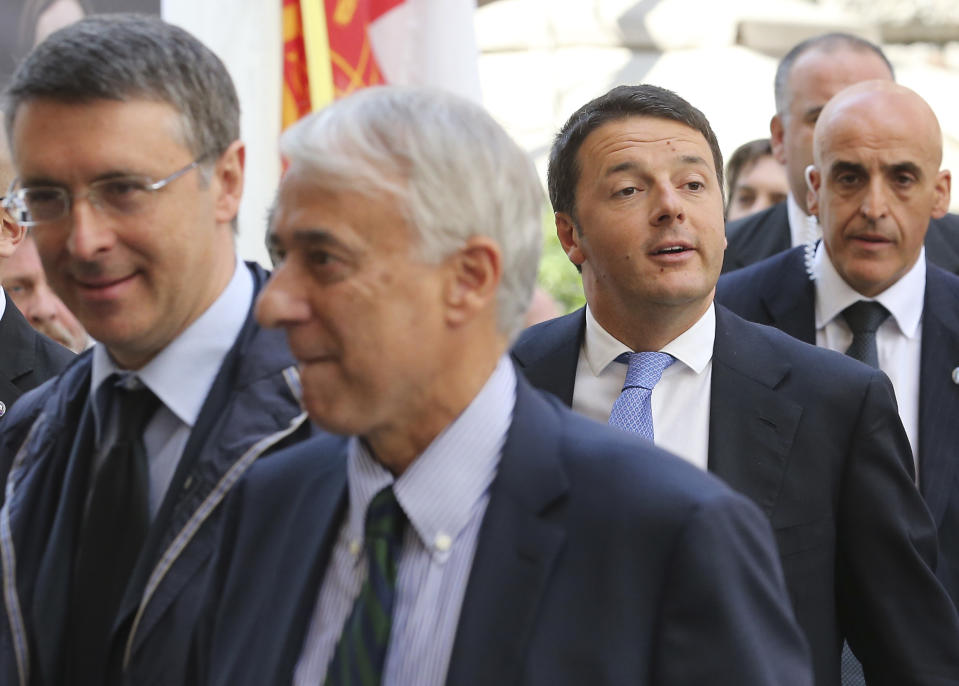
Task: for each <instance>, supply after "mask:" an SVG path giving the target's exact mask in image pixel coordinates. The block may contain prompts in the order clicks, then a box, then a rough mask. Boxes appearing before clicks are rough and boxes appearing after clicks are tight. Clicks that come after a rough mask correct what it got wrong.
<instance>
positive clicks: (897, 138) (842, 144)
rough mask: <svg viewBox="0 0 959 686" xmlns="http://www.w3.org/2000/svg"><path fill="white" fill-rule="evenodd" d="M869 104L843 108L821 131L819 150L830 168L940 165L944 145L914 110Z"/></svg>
mask: <svg viewBox="0 0 959 686" xmlns="http://www.w3.org/2000/svg"><path fill="white" fill-rule="evenodd" d="M876 105H877V103H875V102H872V104H870V102H869V101H867V102H865V103H863V104H862V105H861V106H857V107H847V108H843V109H841V110H839V111H837V112H835V113H833V114H832V116H829V118H828V121H825V122H821V126H819V127H818V128H817V131H816V137H817V138H816V140H817V150H818V151H819V152H820V157H821V158H822V162H823V163H824V164H826V165H828V164H830V163H834V162H837V161H855V162H860V163H864V162H868V161H870V160H872V161H875V162H877V163H882V164H890V163H891V164H897V163H905V162H911V163H913V164H916V165H919V166H921V167H926V168H932V171H935V168H936V167H938V165H939V159H940V149H941V148H940V142H939V140H938V139H937V136H936V135H934V133H933V132H932V131H931V130H930V128H931V127H929V126H928V125H926V126H923V121H922V118H921V117H919V114H918V113H917V112H915V111H913V110H912V109H911V108H903V107H895V106H886V107H882V106H876Z"/></svg>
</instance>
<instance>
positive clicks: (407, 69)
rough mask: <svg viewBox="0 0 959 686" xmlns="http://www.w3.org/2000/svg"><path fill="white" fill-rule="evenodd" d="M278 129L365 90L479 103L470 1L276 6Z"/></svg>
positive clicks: (341, 0)
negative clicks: (411, 91)
mask: <svg viewBox="0 0 959 686" xmlns="http://www.w3.org/2000/svg"><path fill="white" fill-rule="evenodd" d="M282 2H283V118H282V120H283V127H284V128H285V127H286V126H288V125H289V124H292V123H293V122H294V121H296V120H297V119H299V118H300V117H302V116H303V115H305V114H307V113H308V112H311V111H313V110H317V109H320V108H322V107H323V106H324V105H326V104H327V103H329V102H330V101H332V100H333V99H335V98H340V97H343V96H346V95H349V94H350V93H352V92H354V91H356V90H358V89H360V88H366V87H367V86H374V85H378V84H384V83H393V84H406V85H413V84H417V85H430V86H436V87H439V88H444V89H446V90H451V91H453V92H457V93H460V94H461V95H465V96H467V97H470V98H472V99H474V100H476V101H479V99H480V92H479V68H478V49H477V46H476V36H475V32H474V29H473V13H474V12H475V10H476V2H475V0H282Z"/></svg>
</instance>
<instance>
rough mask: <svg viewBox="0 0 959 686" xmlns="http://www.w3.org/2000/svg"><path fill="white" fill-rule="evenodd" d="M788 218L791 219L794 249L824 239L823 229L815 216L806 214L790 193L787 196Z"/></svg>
mask: <svg viewBox="0 0 959 686" xmlns="http://www.w3.org/2000/svg"><path fill="white" fill-rule="evenodd" d="M786 216H787V217H788V218H789V240H790V244H791V245H792V247H794V248H795V247H796V246H798V245H805V244H806V243H813V242H815V241H818V240H819V239H820V238H822V228H821V227H820V226H819V220H818V219H816V217H815V215H812V214H806V213H805V212H803V211H802V209H801V208H800V207H799V205H798V204H797V203H796V198H794V197H793V194H792V193H790V194H788V195H787V196H786Z"/></svg>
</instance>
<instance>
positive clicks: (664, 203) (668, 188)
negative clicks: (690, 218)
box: [650, 184, 685, 226]
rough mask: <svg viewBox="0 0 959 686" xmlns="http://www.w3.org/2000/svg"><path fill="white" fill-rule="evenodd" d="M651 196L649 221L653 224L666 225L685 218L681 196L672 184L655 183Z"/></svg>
mask: <svg viewBox="0 0 959 686" xmlns="http://www.w3.org/2000/svg"><path fill="white" fill-rule="evenodd" d="M652 196H653V197H652V199H653V204H652V212H651V215H652V216H651V217H650V223H651V224H652V225H653V226H664V225H665V226H668V225H669V224H672V223H674V222H678V221H682V220H683V219H684V218H685V213H684V210H683V201H682V198H680V197H679V193H678V192H677V191H676V189H675V188H673V187H672V184H656V185H655V186H654V187H653V189H652Z"/></svg>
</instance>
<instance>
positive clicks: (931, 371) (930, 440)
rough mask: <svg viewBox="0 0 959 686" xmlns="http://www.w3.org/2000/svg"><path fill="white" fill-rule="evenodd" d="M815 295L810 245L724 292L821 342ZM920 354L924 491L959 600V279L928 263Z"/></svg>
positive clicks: (739, 276)
mask: <svg viewBox="0 0 959 686" xmlns="http://www.w3.org/2000/svg"><path fill="white" fill-rule="evenodd" d="M927 254H928V253H927ZM815 297H816V294H815V289H814V287H813V282H812V281H810V279H809V277H808V276H807V274H806V269H805V264H804V261H803V250H802V248H796V249H794V250H790V251H789V252H786V253H783V254H782V255H777V256H776V257H773V258H771V259H769V260H766V261H764V262H761V263H759V264H756V265H754V266H752V267H749V268H748V269H745V270H743V271H741V272H737V273H735V274H730V275H728V276H724V277H723V278H722V279H720V280H719V287H718V289H717V295H716V298H717V299H718V300H719V301H720V302H722V303H723V304H724V305H726V306H727V307H729V308H730V309H732V310H733V311H735V312H737V313H739V314H740V315H741V316H743V317H745V318H746V319H750V320H752V321H756V322H760V323H762V324H770V325H772V326H775V327H776V328H777V329H781V330H783V331H785V332H786V333H788V334H789V335H791V336H794V337H795V338H798V339H799V340H801V341H805V342H807V343H811V344H813V345H815V343H816V316H815ZM920 355H921V358H920V363H919V441H918V445H917V452H918V458H919V489H920V491H921V493H922V495H923V498H925V500H926V505H928V506H929V510H930V511H931V512H932V516H933V519H934V520H935V522H936V526H937V528H938V531H939V550H940V557H939V566H938V568H937V570H936V572H937V575H938V576H939V579H940V580H941V581H942V583H943V584H944V585H945V587H946V590H948V591H949V593H950V595H951V596H952V599H953V601H954V602H955V603H956V604H957V605H959V469H957V464H959V421H957V418H959V385H957V384H956V382H954V381H953V378H952V371H953V370H954V369H956V368H957V367H959V277H957V276H955V275H953V274H950V273H949V272H947V271H945V270H943V269H940V268H938V267H936V266H934V265H931V264H928V263H927V264H926V295H925V302H924V303H923V312H922V347H921V353H920Z"/></svg>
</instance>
